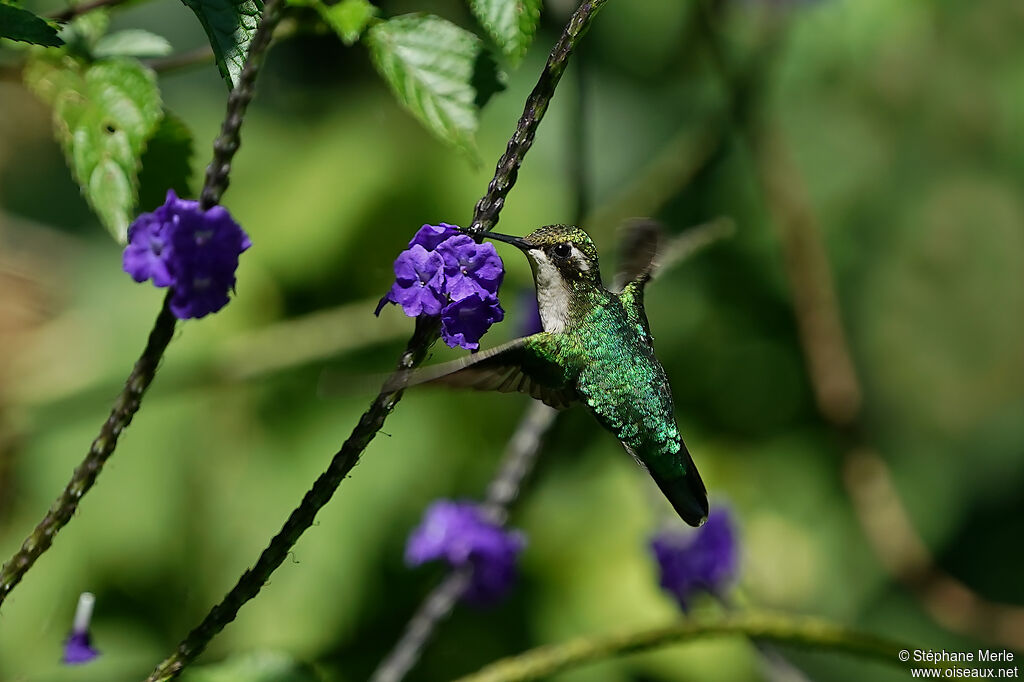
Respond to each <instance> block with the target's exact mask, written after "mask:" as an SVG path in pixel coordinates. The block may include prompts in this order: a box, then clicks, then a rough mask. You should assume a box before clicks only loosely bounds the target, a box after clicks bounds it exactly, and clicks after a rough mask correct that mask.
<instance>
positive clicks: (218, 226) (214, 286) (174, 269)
mask: <svg viewBox="0 0 1024 682" xmlns="http://www.w3.org/2000/svg"><path fill="white" fill-rule="evenodd" d="M250 246H252V242H251V241H250V240H249V236H248V235H247V234H246V233H245V231H244V230H242V228H241V227H239V225H238V223H236V222H235V221H234V219H232V217H231V214H230V213H228V211H227V209H225V208H223V207H222V206H214V207H213V208H211V209H210V210H208V211H203V210H201V209H200V208H199V202H198V201H189V200H186V199H179V198H178V196H177V195H176V194H175V193H174V190H168V192H167V201H166V202H164V205H163V206H160V207H159V208H157V209H156V211H154V212H153V213H143V214H142V215H140V216H139V217H138V218H136V219H135V222H133V223H132V225H131V227H129V228H128V246H127V247H125V250H124V259H123V261H124V270H125V272H127V273H128V274H130V275H131V276H132V278H133V279H134V280H135V281H136V282H144V281H146V280H147V279H151V280H153V284H154V285H155V286H158V287H168V286H170V287H173V288H174V295H173V296H172V297H171V312H173V313H174V315H175V316H176V317H178V318H179V319H183V320H184V319H188V318H199V317H204V316H205V315H208V314H209V313H214V312H217V311H218V310H220V309H221V308H223V307H224V306H225V305H227V303H228V292H230V291H232V290H233V289H234V287H235V270H236V269H237V268H238V256H239V254H241V253H242V252H243V251H245V250H246V249H248V248H249V247H250Z"/></svg>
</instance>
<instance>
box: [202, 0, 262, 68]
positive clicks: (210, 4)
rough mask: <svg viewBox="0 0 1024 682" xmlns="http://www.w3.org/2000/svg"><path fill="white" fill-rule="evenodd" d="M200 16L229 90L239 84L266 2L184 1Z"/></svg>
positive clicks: (251, 0) (244, 0)
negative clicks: (239, 77) (250, 44)
mask: <svg viewBox="0 0 1024 682" xmlns="http://www.w3.org/2000/svg"><path fill="white" fill-rule="evenodd" d="M182 2H184V3H185V5H187V6H188V8H189V9H191V10H192V11H193V12H195V13H196V16H197V17H199V21H200V23H202V25H203V30H205V31H206V36H207V37H208V38H209V39H210V46H211V47H212V48H213V55H214V57H215V58H216V60H217V68H218V69H220V73H221V75H222V76H224V80H225V81H227V84H228V87H229V88H230V87H233V86H234V85H235V83H237V82H238V75H239V74H240V73H242V67H243V66H245V58H246V55H248V54H249V43H251V42H252V38H253V36H254V35H255V34H256V26H257V25H258V24H259V20H260V16H261V15H262V13H263V0H182Z"/></svg>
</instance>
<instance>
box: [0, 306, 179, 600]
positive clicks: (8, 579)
mask: <svg viewBox="0 0 1024 682" xmlns="http://www.w3.org/2000/svg"><path fill="white" fill-rule="evenodd" d="M170 300H171V294H170V293H168V294H167V296H166V297H165V298H164V302H163V306H162V307H161V308H160V314H159V315H157V318H156V322H155V323H154V324H153V329H152V331H150V333H149V341H148V342H147V343H146V348H145V349H144V350H143V351H142V355H141V356H139V359H138V360H137V361H136V362H135V367H133V368H132V372H131V374H129V375H128V381H126V382H125V385H124V388H123V389H122V390H121V393H120V395H118V396H117V400H116V401H115V402H114V407H113V409H112V410H111V411H110V416H109V417H107V420H106V421H105V422H103V426H102V427H101V428H100V433H99V435H98V436H96V440H94V441H93V442H92V445H91V446H90V447H89V452H88V454H86V456H85V459H83V460H82V463H81V464H79V465H78V467H77V468H76V469H75V472H74V473H73V474H72V475H71V480H70V481H69V482H68V484H67V486H66V487H65V488H64V492H62V493H61V494H60V497H58V498H57V500H56V501H55V502H54V503H53V506H51V507H50V510H49V511H48V512H46V516H44V517H43V520H42V521H40V522H39V525H37V526H36V528H35V530H33V531H32V534H31V535H29V536H28V538H26V539H25V542H24V543H22V545H21V549H19V550H18V551H17V552H16V553H15V555H14V556H12V557H11V558H10V559H8V561H7V563H5V564H4V565H3V568H0V604H3V601H4V599H6V597H7V595H8V594H10V593H11V590H13V589H14V588H15V586H17V584H18V583H19V582H21V579H22V578H23V577H24V576H25V573H26V572H27V571H28V569H29V568H31V567H32V564H34V563H35V562H36V559H38V558H39V557H40V556H41V555H42V554H43V552H45V551H46V550H47V549H49V548H50V545H52V544H53V538H54V536H56V535H57V532H58V531H60V529H61V528H63V527H64V525H65V524H66V523H67V522H68V521H70V520H71V517H72V516H74V514H75V510H77V509H78V503H79V502H80V501H81V499H82V497H84V496H85V494H86V493H87V492H89V489H90V488H92V486H93V484H94V483H95V482H96V477H97V476H99V475H100V471H101V470H102V469H103V464H104V463H105V462H106V461H107V459H108V458H109V457H110V455H111V454H112V453H113V452H114V448H115V447H116V446H117V438H118V436H120V435H121V432H122V431H124V430H125V428H127V427H128V424H130V423H131V421H132V417H134V416H135V413H136V412H138V410H139V405H140V404H141V403H142V396H143V394H144V393H145V392H146V389H147V388H149V384H150V382H152V381H153V377H154V375H156V368H157V366H158V365H159V364H160V358H162V357H163V354H164V350H165V349H166V348H167V344H168V343H170V341H171V337H172V336H173V335H174V327H175V323H176V322H177V320H176V319H175V317H174V315H173V314H172V313H171V310H170Z"/></svg>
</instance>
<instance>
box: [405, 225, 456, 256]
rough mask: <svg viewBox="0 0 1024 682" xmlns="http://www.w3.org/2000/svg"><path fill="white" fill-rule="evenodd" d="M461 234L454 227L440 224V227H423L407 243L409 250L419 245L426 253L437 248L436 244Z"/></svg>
mask: <svg viewBox="0 0 1024 682" xmlns="http://www.w3.org/2000/svg"><path fill="white" fill-rule="evenodd" d="M460 234H462V233H461V232H459V229H458V228H457V227H456V226H455V225H449V224H448V223H441V224H440V225H424V226H423V227H421V228H420V229H419V230H417V231H416V234H415V235H413V238H412V239H411V240H410V241H409V248H410V249H411V248H412V247H413V246H415V245H416V244H419V245H420V246H422V247H423V248H424V249H426V250H427V251H433V250H434V249H436V248H437V246H438V244H440V243H441V242H443V241H445V240H446V239H448V238H449V237H454V236H456V235H460Z"/></svg>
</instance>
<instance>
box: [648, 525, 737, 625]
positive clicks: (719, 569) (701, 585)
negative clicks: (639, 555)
mask: <svg viewBox="0 0 1024 682" xmlns="http://www.w3.org/2000/svg"><path fill="white" fill-rule="evenodd" d="M651 549H652V550H653V551H654V557H655V559H657V561H658V566H659V567H660V569H661V586H662V587H663V588H664V589H665V590H666V591H668V592H670V593H671V594H672V596H674V597H675V598H676V601H677V602H679V606H680V607H681V608H682V609H683V610H684V611H685V610H686V609H688V608H689V603H690V598H691V597H693V596H694V595H695V594H697V593H699V592H710V593H712V594H718V593H720V592H721V591H722V590H723V589H724V588H725V587H726V585H727V584H728V583H729V582H730V581H731V580H732V579H733V577H734V576H735V574H736V569H737V563H738V561H737V548H736V537H735V531H734V529H733V523H732V519H731V518H730V515H729V513H728V512H727V511H726V510H725V509H724V508H719V509H716V510H715V511H714V512H713V513H712V514H711V515H710V516H709V517H708V521H707V523H705V524H704V525H703V526H702V527H701V528H699V529H697V530H696V531H682V530H663V531H661V532H659V533H658V534H656V535H655V536H654V537H653V538H652V539H651Z"/></svg>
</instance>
